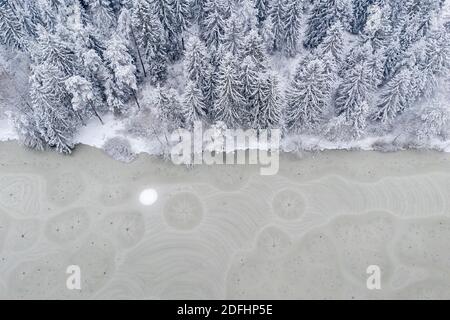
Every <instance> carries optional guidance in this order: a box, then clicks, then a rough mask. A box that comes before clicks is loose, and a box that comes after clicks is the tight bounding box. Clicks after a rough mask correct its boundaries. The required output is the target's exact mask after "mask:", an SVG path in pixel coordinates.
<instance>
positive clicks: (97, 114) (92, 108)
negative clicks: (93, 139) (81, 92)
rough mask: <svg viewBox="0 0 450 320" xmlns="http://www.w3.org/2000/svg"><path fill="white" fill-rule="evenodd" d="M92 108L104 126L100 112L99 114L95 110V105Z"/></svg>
mask: <svg viewBox="0 0 450 320" xmlns="http://www.w3.org/2000/svg"><path fill="white" fill-rule="evenodd" d="M91 107H92V110H94V113H95V115H96V116H97V118H98V120H100V123H101V124H102V125H104V123H103V120H102V118H100V115H99V114H98V112H97V109H95V107H94V105H91Z"/></svg>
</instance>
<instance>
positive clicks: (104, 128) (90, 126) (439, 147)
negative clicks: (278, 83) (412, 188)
mask: <svg viewBox="0 0 450 320" xmlns="http://www.w3.org/2000/svg"><path fill="white" fill-rule="evenodd" d="M103 121H104V124H103V125H101V124H100V123H99V122H98V120H97V119H92V120H91V121H89V122H88V123H87V124H86V126H83V127H82V128H81V129H80V130H79V132H78V133H77V135H76V136H75V137H74V143H75V145H81V144H82V145H87V146H91V147H96V148H99V149H103V146H104V144H105V143H106V141H108V140H109V139H111V138H115V137H120V138H125V139H126V140H128V141H129V142H130V145H131V149H132V150H131V151H132V152H133V153H135V154H140V153H144V154H149V155H161V154H163V152H164V150H163V146H162V145H161V143H160V142H159V141H158V139H156V138H154V139H144V138H139V137H133V136H130V135H127V134H126V132H125V126H124V123H123V121H122V120H121V119H117V118H115V117H114V116H113V115H111V114H109V115H106V116H105V117H104V119H103ZM396 139H397V136H396V135H393V134H390V135H385V136H379V137H376V136H369V137H364V138H362V139H359V140H353V141H329V140H326V139H324V138H321V137H317V136H312V135H290V136H288V137H285V138H283V139H282V141H281V146H280V148H281V151H282V152H286V153H289V152H297V151H326V150H361V151H379V150H380V149H381V148H382V146H384V147H383V150H394V151H396V150H404V149H407V148H402V147H399V146H394V144H395V140H396ZM11 140H18V135H17V132H16V131H15V129H14V127H13V125H12V123H11V122H10V121H9V120H8V119H0V142H1V141H11ZM246 148H248V146H239V145H238V146H237V147H236V149H238V150H242V149H246ZM416 149H420V150H435V151H441V152H450V140H447V141H442V140H439V139H434V140H431V141H429V142H428V145H427V146H423V147H420V148H416Z"/></svg>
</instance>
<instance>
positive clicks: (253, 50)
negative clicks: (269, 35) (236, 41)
mask: <svg viewBox="0 0 450 320" xmlns="http://www.w3.org/2000/svg"><path fill="white" fill-rule="evenodd" d="M241 57H242V58H245V57H250V58H251V59H252V61H253V63H254V64H255V66H256V67H257V68H258V69H259V70H260V71H264V70H265V69H267V67H268V62H267V56H266V50H265V47H264V43H263V40H262V38H261V36H260V35H259V34H258V32H257V31H256V30H252V31H250V32H249V34H248V35H247V36H246V37H245V39H244V43H243V46H242V52H241Z"/></svg>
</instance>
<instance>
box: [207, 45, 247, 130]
mask: <svg viewBox="0 0 450 320" xmlns="http://www.w3.org/2000/svg"><path fill="white" fill-rule="evenodd" d="M237 64H238V63H237V61H236V58H235V57H233V56H232V55H231V54H226V55H225V57H224V58H223V61H222V63H221V64H220V67H219V74H218V83H217V101H216V102H215V105H214V116H215V120H216V121H223V122H224V123H225V124H226V125H227V126H229V127H232V128H233V127H236V126H237V125H238V124H239V123H241V116H242V114H243V110H242V109H243V108H244V106H245V99H244V97H243V96H242V94H241V92H240V90H241V87H242V83H241V81H240V79H239V76H238V66H237Z"/></svg>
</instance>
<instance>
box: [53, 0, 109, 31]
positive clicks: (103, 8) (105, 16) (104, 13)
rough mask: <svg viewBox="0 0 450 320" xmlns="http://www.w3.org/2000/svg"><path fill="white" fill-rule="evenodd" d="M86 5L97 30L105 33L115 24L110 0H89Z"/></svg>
mask: <svg viewBox="0 0 450 320" xmlns="http://www.w3.org/2000/svg"><path fill="white" fill-rule="evenodd" d="M87 5H88V11H89V14H90V16H91V17H92V19H93V22H94V24H95V25H96V26H97V27H98V28H99V30H103V31H104V33H105V34H108V33H109V31H110V30H111V28H112V27H115V25H116V22H115V21H116V16H115V14H114V10H113V5H112V3H111V0H90V1H88V2H87ZM57 7H58V6H57Z"/></svg>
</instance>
